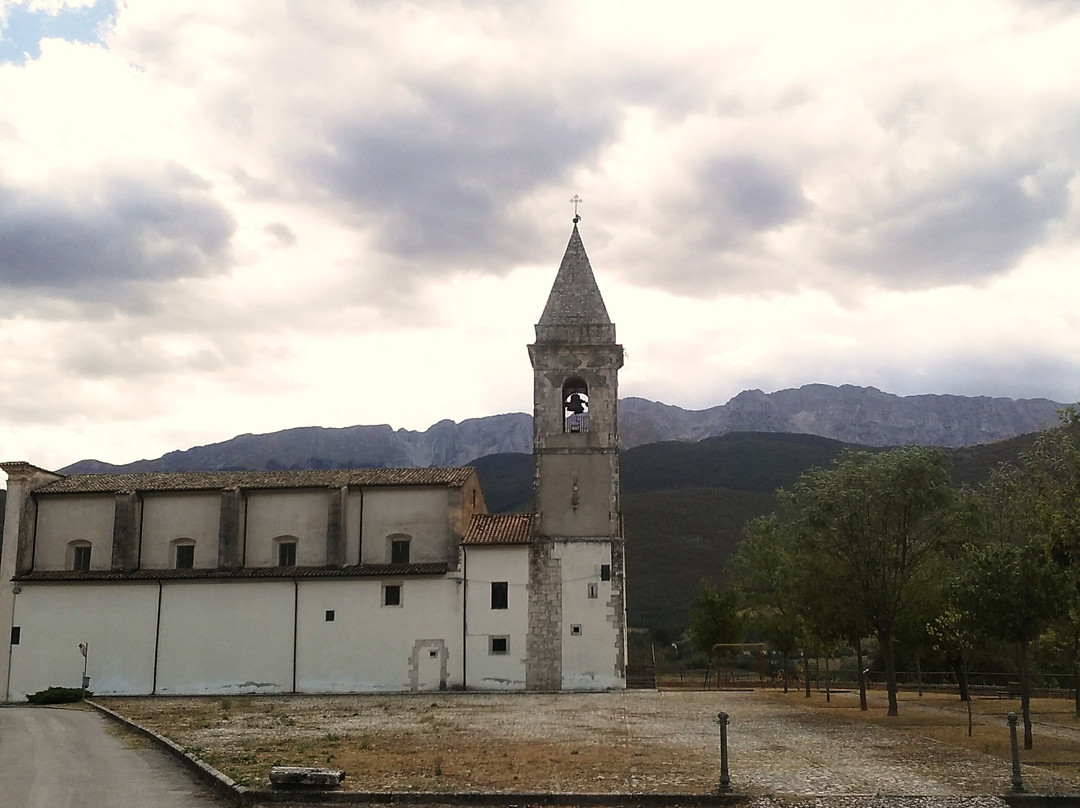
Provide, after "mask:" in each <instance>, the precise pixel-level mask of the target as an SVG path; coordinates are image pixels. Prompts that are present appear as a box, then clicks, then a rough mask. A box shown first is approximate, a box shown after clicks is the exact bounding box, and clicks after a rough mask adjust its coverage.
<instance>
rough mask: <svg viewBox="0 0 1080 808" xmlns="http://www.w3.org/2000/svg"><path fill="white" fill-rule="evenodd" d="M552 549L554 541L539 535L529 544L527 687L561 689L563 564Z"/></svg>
mask: <svg viewBox="0 0 1080 808" xmlns="http://www.w3.org/2000/svg"><path fill="white" fill-rule="evenodd" d="M553 550H554V545H553V543H552V542H550V541H545V540H543V539H542V538H540V537H537V538H536V539H534V540H533V543H532V545H530V547H529V585H528V593H529V631H528V635H527V636H526V638H525V655H526V659H525V688H526V689H527V690H560V689H561V688H562V564H561V562H560V560H559V559H558V558H556V557H554V554H553Z"/></svg>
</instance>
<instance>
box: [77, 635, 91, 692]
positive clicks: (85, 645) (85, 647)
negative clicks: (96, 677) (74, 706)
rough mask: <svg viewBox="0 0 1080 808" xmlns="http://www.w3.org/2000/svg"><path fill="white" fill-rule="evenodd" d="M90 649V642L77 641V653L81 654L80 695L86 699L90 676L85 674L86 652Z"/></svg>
mask: <svg viewBox="0 0 1080 808" xmlns="http://www.w3.org/2000/svg"><path fill="white" fill-rule="evenodd" d="M89 650H90V643H85V642H81V643H79V653H80V654H82V697H83V701H86V689H87V688H88V687H90V678H89V677H88V676H87V675H86V654H87V652H89Z"/></svg>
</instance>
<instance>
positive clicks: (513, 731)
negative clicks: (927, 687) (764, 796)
mask: <svg viewBox="0 0 1080 808" xmlns="http://www.w3.org/2000/svg"><path fill="white" fill-rule="evenodd" d="M882 699H883V694H874V701H875V704H874V706H873V708H872V710H871V711H870V712H868V713H862V712H860V711H859V710H858V708H857V703H856V702H855V699H854V695H853V694H834V695H833V698H832V700H831V701H830V702H828V703H826V701H825V698H824V695H823V694H820V693H815V694H814V695H813V697H812V698H811V699H805V698H803V696H802V694H800V693H791V694H788V695H784V694H781V693H777V692H773V691H758V692H716V691H711V692H702V691H691V692H687V691H671V692H627V693H603V694H588V695H586V694H506V695H500V694H475V693H456V694H437V695H436V694H425V695H395V696H321V697H315V696H276V697H274V696H258V697H255V696H252V697H235V696H234V697H202V698H161V697H158V698H123V699H120V698H116V699H100V701H101V702H102V703H104V704H106V705H107V706H108V707H110V708H111V709H113V710H116V711H117V712H119V713H121V714H123V715H125V716H128V717H129V718H131V719H132V720H134V721H136V722H138V723H140V724H142V725H144V726H147V727H150V728H151V729H154V730H155V731H157V732H159V733H161V734H163V735H166V736H168V737H170V738H172V739H173V740H174V741H176V742H177V743H178V744H180V745H181V746H183V747H185V748H187V749H188V750H190V751H192V752H193V753H195V754H196V755H198V756H199V757H201V758H202V759H203V760H205V761H206V762H207V763H210V764H211V765H213V766H215V767H216V768H218V769H220V770H221V771H223V772H225V773H226V774H228V775H229V776H230V777H232V778H233V779H235V780H237V781H238V782H240V783H244V784H247V785H250V786H254V787H265V786H267V785H268V779H267V778H268V774H269V770H270V767H271V766H274V765H301V766H331V767H334V768H340V769H344V770H345V772H346V773H347V775H348V776H347V779H346V780H345V784H344V785H345V788H347V789H350V790H354V791H433V792H439V791H446V792H459V791H483V792H574V793H590V792H598V793H705V792H710V791H712V790H714V789H715V787H716V782H717V776H718V767H719V756H718V752H717V746H718V744H717V740H718V728H717V726H716V723H715V719H716V714H717V712H719V711H720V710H723V711H725V712H727V713H729V714H730V716H731V722H730V726H729V746H730V758H731V764H730V765H731V777H732V783H733V785H734V786H735V787H736V789H737V790H738V791H741V792H744V793H775V794H869V793H879V794H880V793H884V794H994V793H997V794H1000V793H1004V792H1005V791H1007V790H1008V788H1009V777H1010V769H1009V762H1008V735H1007V731H1006V730H1005V728H1004V719H1003V717H1002V716H1004V714H1005V713H1007V712H1008V711H1009V710H1010V709H1015V707H1014V706H1013V705H1011V704H1010V703H1009V702H1001V703H998V704H987V705H980V704H979V702H976V707H977V708H978V709H980V712H981V713H982V715H983V719H982V720H983V723H981V724H979V725H977V726H976V727H975V736H974V737H973V738H972V739H970V742H968V741H967V739H966V721H967V719H966V714H965V713H962V712H961V711H960V710H961V709H962V704H961V703H959V702H958V701H957V702H956V704H955V705H953V704H952V701H956V697H955V696H952V697H951V700H950V698H948V697H944V696H940V697H932V698H929V697H928V698H927V699H922V700H917V701H916V697H915V696H914V695H905V697H904V701H903V702H902V704H901V715H900V717H899V720H898V719H895V718H894V719H890V718H887V717H886V716H885V715H884V707H883V703H882ZM1039 706H1040V707H1043V708H1044V710H1045V716H1044V717H1047V718H1048V719H1049V718H1051V717H1053V716H1058V717H1059V718H1061V720H1060V721H1059V722H1058V723H1053V721H1049V720H1048V721H1047V723H1045V724H1040V727H1042V728H1041V729H1038V728H1037V730H1036V749H1035V750H1034V753H1035V754H1036V755H1040V756H1041V757H1037V758H1036V757H1033V758H1031V759H1032V761H1036V762H1039V761H1041V763H1040V765H1026V766H1025V770H1024V776H1025V783H1026V784H1027V785H1028V788H1029V790H1031V791H1038V792H1040V793H1075V792H1077V791H1080V765H1074V766H1071V767H1070V766H1068V765H1067V764H1066V763H1065V762H1057V761H1058V760H1061V761H1067V760H1071V761H1073V762H1076V761H1080V731H1075V730H1073V729H1072V726H1073V725H1075V722H1071V721H1070V719H1069V716H1064V717H1062V716H1059V715H1058V714H1059V713H1063V712H1065V710H1066V707H1070V706H1071V705H1065V704H1064V703H1062V702H1055V703H1052V704H1048V705H1041V704H1040V705H1039ZM1041 715H1042V714H1041V713H1040V714H1039V715H1037V720H1038V719H1039V717H1040V716H1041ZM961 726H962V727H963V731H962V732H961V731H960V729H959V728H960V727H961ZM1059 735H1062V736H1064V737H1058V736H1059ZM961 736H964V737H961ZM1051 748H1053V750H1055V751H1051ZM1002 752H1003V754H1002ZM1028 754H1029V755H1030V754H1032V753H1028ZM1024 759H1025V761H1027V760H1028V758H1027V757H1026V756H1025V758H1024Z"/></svg>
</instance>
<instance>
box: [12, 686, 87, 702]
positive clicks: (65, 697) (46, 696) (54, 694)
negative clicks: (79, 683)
mask: <svg viewBox="0 0 1080 808" xmlns="http://www.w3.org/2000/svg"><path fill="white" fill-rule="evenodd" d="M84 694H85V695H87V696H90V695H93V694H92V693H91V692H90V691H89V690H86V691H84V690H81V689H80V688H77V687H47V688H45V689H44V690H39V691H38V692H37V693H31V694H30V695H28V696H27V697H26V698H27V699H29V701H30V703H31V704H71V703H72V702H75V701H82V698H83V695H84Z"/></svg>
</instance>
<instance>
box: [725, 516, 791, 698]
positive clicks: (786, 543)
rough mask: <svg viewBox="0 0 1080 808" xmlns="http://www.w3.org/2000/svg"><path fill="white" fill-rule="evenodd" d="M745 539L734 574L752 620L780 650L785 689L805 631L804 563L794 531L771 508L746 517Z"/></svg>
mask: <svg viewBox="0 0 1080 808" xmlns="http://www.w3.org/2000/svg"><path fill="white" fill-rule="evenodd" d="M744 536H745V537H744V539H743V541H742V543H741V544H740V545H739V548H738V550H737V551H736V552H735V554H734V555H733V556H732V558H731V561H730V568H731V571H732V577H733V579H734V580H737V581H738V582H739V592H740V593H741V595H742V597H743V605H744V607H745V610H746V615H747V619H748V622H749V623H750V625H751V626H752V627H753V628H754V629H755V630H756V631H757V633H758V634H759V635H760V636H761V637H762V638H763V639H765V640H766V641H768V642H769V644H770V645H772V647H773V648H775V649H776V650H778V651H779V652H780V655H781V659H782V665H783V670H784V692H785V693H787V692H788V682H789V680H790V668H789V662H790V657H791V655H792V654H794V653H795V652H796V651H797V650H798V649H799V647H800V645H801V644H802V643H803V640H804V638H805V637H806V634H807V626H806V619H805V614H806V609H805V608H804V604H803V602H802V597H801V595H802V592H803V591H804V589H805V584H804V580H803V579H804V577H805V576H804V573H805V565H801V564H799V563H798V560H797V556H796V554H795V552H796V548H795V544H794V536H793V534H792V532H791V531H790V530H788V529H787V526H786V525H784V524H783V523H781V522H780V520H779V519H778V518H777V517H776V515H775V514H770V515H768V516H763V517H760V518H758V519H755V520H753V521H752V522H750V523H749V524H748V525H747V526H746V529H745V531H744Z"/></svg>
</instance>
